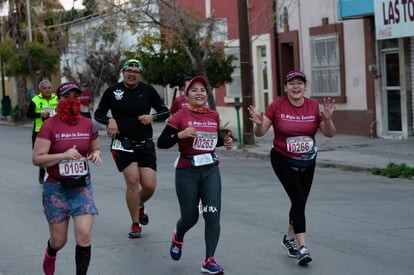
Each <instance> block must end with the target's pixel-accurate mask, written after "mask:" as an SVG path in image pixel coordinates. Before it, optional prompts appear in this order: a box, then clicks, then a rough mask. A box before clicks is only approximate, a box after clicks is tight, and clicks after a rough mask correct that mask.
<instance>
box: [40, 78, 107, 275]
mask: <svg viewBox="0 0 414 275" xmlns="http://www.w3.org/2000/svg"><path fill="white" fill-rule="evenodd" d="M80 93H81V90H80V89H79V87H78V86H76V85H75V84H73V83H65V84H62V85H60V86H59V88H58V89H57V91H56V94H57V96H58V99H59V103H58V107H57V114H56V115H55V116H54V117H51V118H49V119H48V120H46V121H45V122H44V123H43V125H42V128H41V129H40V131H39V134H38V135H37V137H36V141H35V144H34V148H33V155H32V161H33V164H34V165H37V166H42V167H46V172H47V174H46V178H45V182H44V184H43V195H42V198H43V209H44V213H45V216H46V219H47V222H48V224H49V233H50V237H49V241H48V242H47V248H46V252H45V256H44V260H43V271H44V273H45V274H46V275H53V274H54V273H55V262H56V257H57V252H58V251H59V250H60V249H62V248H63V247H64V246H65V244H66V241H67V237H68V228H69V219H70V217H72V219H73V224H74V231H75V241H76V250H75V261H76V274H77V275H81V274H86V273H87V271H88V267H89V262H90V258H91V234H92V226H93V221H94V215H97V214H98V209H97V208H96V207H95V202H94V197H93V191H92V184H91V180H90V172H89V165H88V162H89V161H90V162H92V163H93V164H95V165H101V164H102V160H101V156H100V150H99V136H98V130H97V127H96V126H95V125H94V123H93V122H92V120H91V119H89V118H86V117H83V116H81V114H80V100H79V95H80Z"/></svg>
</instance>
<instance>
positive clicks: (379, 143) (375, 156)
mask: <svg viewBox="0 0 414 275" xmlns="http://www.w3.org/2000/svg"><path fill="white" fill-rule="evenodd" d="M1 125H9V126H16V127H28V128H30V127H32V124H31V122H30V123H29V122H28V123H20V124H14V123H13V122H8V121H4V120H0V126H1ZM164 127H165V123H163V122H157V123H154V124H153V128H154V139H155V140H156V139H157V138H158V136H159V135H160V134H161V131H162V130H163V129H164ZM232 132H233V135H234V136H238V133H237V130H233V129H232ZM100 134H102V135H105V131H104V130H102V131H100ZM272 139H273V131H272V130H269V132H268V133H267V134H266V135H265V136H263V137H255V138H254V141H255V144H254V145H243V146H239V144H238V142H237V141H236V142H235V143H234V147H233V149H232V150H226V149H225V148H224V147H219V148H217V152H218V153H219V156H220V155H222V156H230V157H244V158H261V159H268V158H269V152H270V148H271V146H272ZM316 143H317V145H318V147H319V153H318V158H317V165H318V166H323V167H337V168H341V169H349V170H354V171H355V170H356V171H358V170H360V171H364V170H367V169H369V168H373V167H377V168H385V167H386V166H387V165H388V164H389V163H391V162H393V163H395V164H403V163H405V164H406V165H408V166H410V167H414V137H410V138H409V139H407V140H399V139H393V140H391V139H380V138H369V137H362V136H352V135H336V136H334V137H333V138H327V137H325V136H323V135H322V134H320V133H318V134H317V136H316Z"/></svg>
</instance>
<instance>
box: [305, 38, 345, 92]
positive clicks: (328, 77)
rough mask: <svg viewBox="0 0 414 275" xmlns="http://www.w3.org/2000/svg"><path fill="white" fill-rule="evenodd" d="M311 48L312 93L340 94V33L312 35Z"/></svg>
mask: <svg viewBox="0 0 414 275" xmlns="http://www.w3.org/2000/svg"><path fill="white" fill-rule="evenodd" d="M311 50H312V63H311V66H312V68H311V70H312V82H311V84H312V95H313V96H340V95H341V92H340V89H341V85H340V84H341V75H340V61H339V47H338V35H336V34H327V35H319V36H314V37H312V38H311Z"/></svg>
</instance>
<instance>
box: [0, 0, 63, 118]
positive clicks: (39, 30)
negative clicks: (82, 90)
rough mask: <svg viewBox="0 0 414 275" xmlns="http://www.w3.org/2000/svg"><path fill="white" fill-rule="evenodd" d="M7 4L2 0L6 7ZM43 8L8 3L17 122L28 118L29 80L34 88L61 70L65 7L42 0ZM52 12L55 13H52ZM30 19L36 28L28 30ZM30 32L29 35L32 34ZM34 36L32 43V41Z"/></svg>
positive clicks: (19, 1)
mask: <svg viewBox="0 0 414 275" xmlns="http://www.w3.org/2000/svg"><path fill="white" fill-rule="evenodd" d="M5 2H6V1H1V2H0V4H2V5H3V4H4V3H5ZM43 2H44V5H45V7H46V9H44V10H45V11H47V12H43V9H36V7H31V8H30V9H29V8H28V7H26V1H23V0H14V1H9V11H8V17H7V21H6V24H7V27H8V28H6V32H4V34H5V35H4V36H3V37H2V38H3V40H5V41H6V42H8V43H9V44H4V43H2V44H1V47H8V46H10V45H11V49H12V55H9V56H8V58H6V59H5V65H6V75H8V76H13V77H15V79H16V91H17V106H16V111H15V119H16V120H20V119H22V118H23V117H25V113H26V108H27V106H28V101H29V100H30V96H31V95H30V94H29V93H28V90H27V77H30V79H31V82H32V86H33V87H36V86H37V83H39V81H40V80H41V79H43V78H45V77H50V76H51V75H53V74H54V73H55V72H56V71H58V70H59V64H60V52H61V50H62V49H63V48H64V41H65V39H64V37H65V30H64V28H63V26H59V25H57V23H61V18H62V12H63V7H62V6H61V5H60V4H59V3H56V1H43ZM28 11H31V12H30V14H28V13H27V12H28ZM49 11H53V12H49ZM28 19H30V22H32V23H33V25H32V26H33V28H31V29H28V24H27V22H28ZM29 32H30V33H29ZM31 37H33V40H31Z"/></svg>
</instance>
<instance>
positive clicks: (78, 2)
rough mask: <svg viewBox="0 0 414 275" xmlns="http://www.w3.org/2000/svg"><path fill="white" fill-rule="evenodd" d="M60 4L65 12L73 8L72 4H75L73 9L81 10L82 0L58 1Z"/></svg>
mask: <svg viewBox="0 0 414 275" xmlns="http://www.w3.org/2000/svg"><path fill="white" fill-rule="evenodd" d="M60 3H61V4H62V5H63V7H64V8H65V10H70V9H71V8H72V7H73V3H75V8H77V9H79V8H83V6H82V0H60Z"/></svg>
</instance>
